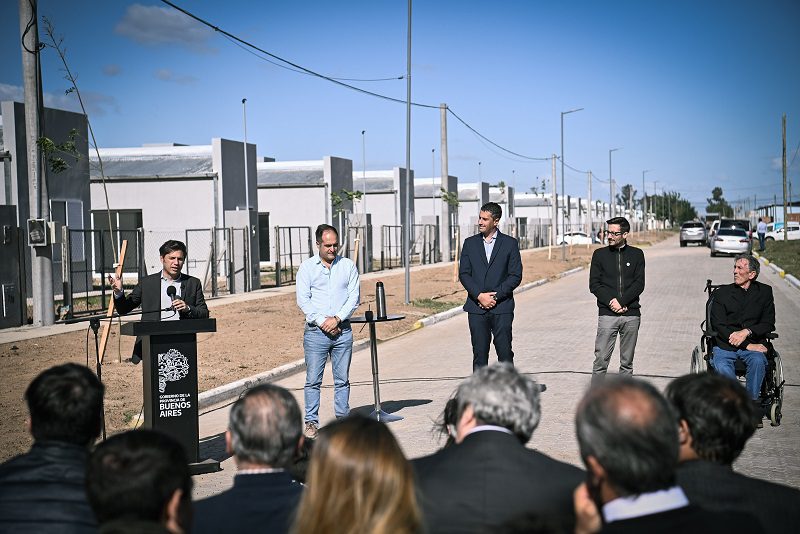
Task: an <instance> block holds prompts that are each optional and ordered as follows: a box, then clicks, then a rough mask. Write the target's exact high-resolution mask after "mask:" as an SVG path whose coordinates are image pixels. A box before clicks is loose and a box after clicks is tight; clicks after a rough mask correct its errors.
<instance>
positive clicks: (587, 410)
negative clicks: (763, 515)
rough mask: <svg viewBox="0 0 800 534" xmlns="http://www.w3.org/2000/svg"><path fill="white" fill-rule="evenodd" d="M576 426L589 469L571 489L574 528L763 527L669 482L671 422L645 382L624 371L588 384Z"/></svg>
mask: <svg viewBox="0 0 800 534" xmlns="http://www.w3.org/2000/svg"><path fill="white" fill-rule="evenodd" d="M575 429H576V433H577V436H578V446H579V447H580V452H581V458H583V462H584V464H586V470H587V474H588V477H587V482H586V483H584V484H581V485H580V486H579V487H578V488H577V489H576V491H575V511H576V516H577V520H578V525H577V528H576V529H575V532H580V533H586V532H598V531H599V532H618V533H624V532H631V533H634V532H648V533H665V534H666V533H670V534H672V533H674V532H681V533H687V534H688V533H695V532H696V533H702V534H710V533H712V532H714V533H717V532H719V533H723V532H724V533H728V532H763V529H762V528H761V527H760V526H759V524H758V522H757V521H756V519H755V518H754V517H753V516H752V515H749V514H745V513H737V512H729V513H721V512H712V511H710V510H706V509H704V508H701V507H699V506H697V505H696V504H694V503H691V502H690V501H689V499H688V498H687V496H686V494H685V493H684V491H683V489H682V488H681V487H679V486H678V485H677V482H676V475H675V471H676V468H677V465H678V448H679V447H678V425H676V424H675V417H674V415H673V412H672V409H671V407H670V406H669V403H668V402H667V400H666V399H665V398H664V397H663V396H662V395H661V394H660V393H659V392H658V390H656V388H655V387H653V385H651V384H649V383H648V382H644V381H642V380H638V379H635V378H633V377H631V376H630V375H624V374H623V375H617V376H615V377H609V378H607V379H606V380H602V381H595V382H594V383H593V385H592V387H591V388H590V389H589V391H588V392H587V393H586V395H584V397H583V399H582V400H581V402H580V403H579V405H578V411H577V413H576V416H575Z"/></svg>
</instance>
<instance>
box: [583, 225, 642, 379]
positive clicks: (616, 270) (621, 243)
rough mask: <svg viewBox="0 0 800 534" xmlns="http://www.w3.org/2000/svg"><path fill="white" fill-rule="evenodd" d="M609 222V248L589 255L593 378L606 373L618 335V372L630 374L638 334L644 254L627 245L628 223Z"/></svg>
mask: <svg viewBox="0 0 800 534" xmlns="http://www.w3.org/2000/svg"><path fill="white" fill-rule="evenodd" d="M606 224H608V231H607V232H606V235H607V236H608V247H603V248H599V249H597V250H595V251H594V254H592V266H591V270H590V272H589V291H591V292H592V294H593V295H594V296H595V297H597V308H598V315H599V316H598V318H597V338H596V339H595V342H594V365H593V366H592V379H593V380H594V379H597V378H601V377H603V376H605V374H606V371H607V370H608V362H609V360H611V354H612V353H613V352H614V345H615V343H616V339H617V336H618V335H619V373H620V374H633V354H634V351H635V350H636V339H637V338H638V336H639V323H640V322H641V312H640V306H639V295H641V294H642V291H644V253H643V252H642V250H641V249H638V248H636V247H633V246H631V245H628V244H627V239H628V232H630V230H631V225H630V223H629V222H628V220H627V219H626V218H625V217H614V218H612V219H609V220H608V221H606Z"/></svg>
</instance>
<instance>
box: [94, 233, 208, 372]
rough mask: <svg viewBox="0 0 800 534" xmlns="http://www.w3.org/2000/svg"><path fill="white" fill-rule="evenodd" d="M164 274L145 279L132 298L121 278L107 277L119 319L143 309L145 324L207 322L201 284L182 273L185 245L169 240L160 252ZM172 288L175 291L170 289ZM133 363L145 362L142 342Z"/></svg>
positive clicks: (138, 346) (134, 349)
mask: <svg viewBox="0 0 800 534" xmlns="http://www.w3.org/2000/svg"><path fill="white" fill-rule="evenodd" d="M158 253H159V256H160V257H161V265H162V270H161V272H158V273H156V274H151V275H149V276H145V277H144V278H142V279H141V280H140V281H139V283H138V284H136V287H134V288H133V291H131V293H130V294H128V295H126V294H125V293H124V291H123V289H122V278H121V277H120V278H114V277H113V276H111V275H109V276H108V281H109V283H110V284H111V285H112V287H113V288H114V308H115V309H116V310H117V312H118V313H119V314H120V315H125V314H126V313H128V312H130V311H132V310H134V309H136V308H138V307H139V306H141V307H142V311H143V313H142V320H143V321H172V320H178V319H205V318H207V317H208V307H207V306H206V301H205V299H204V298H203V287H202V284H201V283H200V280H198V279H197V278H195V277H193V276H189V275H188V274H183V273H181V270H182V269H183V264H184V262H185V261H186V245H184V244H183V243H182V242H180V241H176V240H174V239H170V240H169V241H167V242H166V243H164V244H163V245H161V247H160V248H159V249H158ZM170 287H172V288H173V289H170ZM131 359H132V361H133V362H134V363H138V362H139V361H140V360H141V359H142V342H141V340H140V339H138V338H137V339H136V345H134V347H133V356H132V358H131Z"/></svg>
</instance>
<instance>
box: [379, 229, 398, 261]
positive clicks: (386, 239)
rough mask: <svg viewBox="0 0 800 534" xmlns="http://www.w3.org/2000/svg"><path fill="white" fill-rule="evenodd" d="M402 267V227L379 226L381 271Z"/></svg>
mask: <svg viewBox="0 0 800 534" xmlns="http://www.w3.org/2000/svg"><path fill="white" fill-rule="evenodd" d="M402 265H403V227H402V226H390V225H385V224H384V225H382V226H381V270H384V269H393V268H395V267H401V266H402Z"/></svg>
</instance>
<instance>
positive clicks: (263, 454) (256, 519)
mask: <svg viewBox="0 0 800 534" xmlns="http://www.w3.org/2000/svg"><path fill="white" fill-rule="evenodd" d="M302 442H303V421H302V417H301V415H300V407H299V406H298V405H297V401H296V400H295V399H294V396H293V395H292V394H291V393H289V392H288V391H286V390H285V389H283V388H281V387H278V386H276V385H274V384H263V385H260V386H256V387H254V388H252V389H250V390H248V391H247V392H246V393H245V394H244V395H243V396H242V397H240V398H239V400H237V401H236V402H235V403H234V404H233V407H232V408H231V412H230V416H229V420H228V431H227V432H226V433H225V448H226V451H227V452H228V454H232V455H233V457H234V459H235V460H236V468H237V472H236V476H235V477H234V478H233V487H232V488H231V489H229V490H227V491H223V492H222V493H220V494H219V495H215V496H213V497H209V498H208V499H203V500H201V501H198V502H197V503H196V505H195V516H194V519H195V520H194V525H195V526H194V533H195V534H203V533H206V532H207V533H209V534H211V533H216V532H272V533H274V534H279V533H284V532H288V531H289V527H290V526H291V522H292V516H293V514H294V511H295V508H297V503H298V501H299V500H300V496H301V495H302V493H303V486H302V485H300V484H299V483H298V482H295V481H294V480H292V476H291V475H290V474H289V472H288V471H287V470H286V468H287V467H289V465H290V464H291V462H292V459H293V458H294V457H295V454H296V453H297V452H298V449H299V447H300V446H301V443H302Z"/></svg>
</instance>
